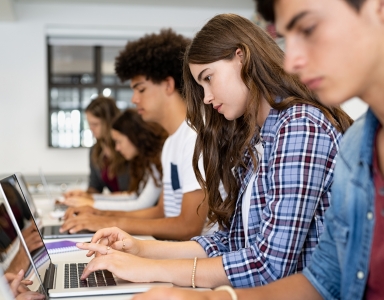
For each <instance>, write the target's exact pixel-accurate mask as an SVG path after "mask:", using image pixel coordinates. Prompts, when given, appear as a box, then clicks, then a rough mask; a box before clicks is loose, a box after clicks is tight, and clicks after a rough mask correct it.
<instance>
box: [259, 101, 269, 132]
mask: <svg viewBox="0 0 384 300" xmlns="http://www.w3.org/2000/svg"><path fill="white" fill-rule="evenodd" d="M270 110H271V106H270V105H269V103H268V102H267V100H265V99H264V98H263V99H261V102H260V107H259V112H258V113H257V125H259V126H260V128H261V127H263V125H264V123H265V120H266V119H267V117H268V115H269V112H270Z"/></svg>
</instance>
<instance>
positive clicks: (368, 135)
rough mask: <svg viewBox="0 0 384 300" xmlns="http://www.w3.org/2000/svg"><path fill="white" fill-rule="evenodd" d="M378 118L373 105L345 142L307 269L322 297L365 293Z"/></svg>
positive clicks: (342, 296) (372, 214)
mask: <svg viewBox="0 0 384 300" xmlns="http://www.w3.org/2000/svg"><path fill="white" fill-rule="evenodd" d="M378 124H379V123H378V120H377V119H376V117H375V116H374V115H373V113H372V111H371V110H369V111H368V112H367V113H366V114H365V115H364V116H363V117H361V118H360V119H359V120H357V121H356V122H355V124H354V125H353V126H352V127H351V128H350V129H349V130H348V131H347V133H346V134H345V135H344V137H343V140H342V142H341V147H340V152H339V155H338V157H337V163H336V168H335V175H334V183H333V186H332V203H331V207H330V208H329V209H328V211H327V212H326V214H325V231H324V233H323V235H322V236H321V238H320V242H319V244H318V247H317V248H316V250H315V252H314V254H313V256H312V260H311V263H310V264H309V266H308V267H307V268H306V269H304V271H303V274H304V275H305V276H306V277H307V279H308V280H309V281H310V282H311V283H312V285H313V286H314V287H315V288H316V289H317V291H318V292H319V293H320V294H321V295H322V296H323V298H324V299H348V300H349V299H354V300H355V299H362V298H363V297H364V290H365V286H366V281H367V277H368V272H369V259H370V253H371V244H372V240H373V228H374V218H375V212H374V208H375V205H374V183H373V177H372V152H373V147H374V140H375V132H376V129H377V126H378Z"/></svg>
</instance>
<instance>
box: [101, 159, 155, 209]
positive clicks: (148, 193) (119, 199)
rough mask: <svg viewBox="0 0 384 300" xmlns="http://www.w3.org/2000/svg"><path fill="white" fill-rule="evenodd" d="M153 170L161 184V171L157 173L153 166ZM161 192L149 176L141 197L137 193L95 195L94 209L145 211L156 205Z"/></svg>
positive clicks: (141, 190) (142, 187)
mask: <svg viewBox="0 0 384 300" xmlns="http://www.w3.org/2000/svg"><path fill="white" fill-rule="evenodd" d="M151 168H152V172H153V175H154V176H155V177H156V179H157V181H158V182H159V181H160V180H159V179H160V174H159V171H157V169H156V167H155V166H154V165H152V166H151ZM148 173H149V172H148ZM161 190H162V186H161V185H160V186H156V183H155V180H154V179H153V177H152V176H151V175H149V177H148V180H147V182H146V184H145V186H144V185H141V186H140V191H139V195H137V194H136V193H131V194H117V195H115V194H110V195H105V194H94V195H93V199H94V200H95V202H94V204H93V207H94V208H97V209H101V210H110V209H113V208H116V207H118V209H119V210H125V211H131V210H139V209H144V208H148V207H151V206H153V205H155V203H156V202H157V200H158V199H159V196H160V193H161Z"/></svg>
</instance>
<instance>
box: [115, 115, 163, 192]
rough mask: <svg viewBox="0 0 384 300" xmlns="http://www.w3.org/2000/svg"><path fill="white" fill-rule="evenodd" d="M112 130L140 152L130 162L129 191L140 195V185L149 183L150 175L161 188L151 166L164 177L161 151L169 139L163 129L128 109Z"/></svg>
mask: <svg viewBox="0 0 384 300" xmlns="http://www.w3.org/2000/svg"><path fill="white" fill-rule="evenodd" d="M112 129H114V130H117V131H118V132H120V133H121V134H124V135H125V136H126V137H127V138H128V139H129V140H130V141H131V143H132V144H133V145H134V146H135V147H136V149H137V152H138V155H137V156H136V157H135V158H134V159H132V160H131V161H130V162H129V166H128V169H129V178H130V181H129V188H128V191H129V192H136V193H138V192H139V189H140V185H141V184H145V183H146V182H147V180H148V174H150V175H151V176H152V178H153V179H154V180H155V184H156V185H157V186H160V185H161V182H160V181H159V180H158V178H156V176H155V175H154V174H153V169H152V167H151V165H154V166H155V167H156V169H157V170H158V171H159V173H160V175H162V170H163V169H162V166H161V150H162V148H163V144H164V142H165V140H166V138H167V137H168V134H167V132H166V131H165V130H164V129H163V127H161V126H160V125H158V124H156V123H152V122H144V121H143V119H142V118H141V116H140V115H139V114H138V113H137V112H136V110H134V109H127V110H126V111H124V112H123V113H122V114H121V115H120V116H119V117H117V119H115V120H114V121H113V124H112ZM148 172H149V173H148ZM160 178H161V177H160Z"/></svg>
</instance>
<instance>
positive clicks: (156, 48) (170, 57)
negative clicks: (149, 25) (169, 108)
mask: <svg viewBox="0 0 384 300" xmlns="http://www.w3.org/2000/svg"><path fill="white" fill-rule="evenodd" d="M189 43H190V40H189V39H187V38H186V37H184V36H182V35H180V34H176V33H175V32H174V31H173V30H172V29H163V30H161V31H160V33H159V34H155V33H153V34H147V35H145V36H144V37H142V38H140V39H138V40H136V41H132V42H128V43H127V45H126V46H125V49H124V50H123V51H121V52H120V54H119V55H118V56H117V57H116V60H115V71H116V74H117V76H118V77H119V78H120V80H121V81H126V80H129V79H132V78H133V77H135V76H139V75H143V76H146V77H147V79H150V80H152V81H153V82H155V83H160V82H161V81H163V80H164V79H166V78H167V77H169V76H171V77H173V79H174V81H175V88H176V89H177V90H178V91H179V92H180V93H181V92H182V88H183V83H182V71H183V56H184V52H185V49H186V47H187V45H188V44H189Z"/></svg>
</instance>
